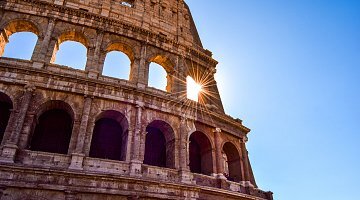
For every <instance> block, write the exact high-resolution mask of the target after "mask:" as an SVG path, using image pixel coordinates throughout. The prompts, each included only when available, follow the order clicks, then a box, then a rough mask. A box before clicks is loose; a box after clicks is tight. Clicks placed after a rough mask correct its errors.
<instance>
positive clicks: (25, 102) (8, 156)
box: [0, 84, 36, 163]
mask: <svg viewBox="0 0 360 200" xmlns="http://www.w3.org/2000/svg"><path fill="white" fill-rule="evenodd" d="M35 89H36V88H35V86H34V85H31V84H27V85H25V87H24V90H25V93H24V95H23V97H22V100H21V108H20V110H19V112H18V113H17V116H16V120H17V121H16V123H14V125H15V128H14V129H13V130H12V133H11V135H10V137H9V138H8V139H7V141H6V142H5V144H4V146H3V150H2V154H1V157H0V161H1V162H6V163H14V160H15V156H16V153H17V150H18V141H19V136H20V133H21V130H22V128H23V125H24V121H25V116H26V113H27V111H28V109H29V105H30V102H31V99H32V96H33V93H34V91H35Z"/></svg>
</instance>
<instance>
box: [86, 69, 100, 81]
mask: <svg viewBox="0 0 360 200" xmlns="http://www.w3.org/2000/svg"><path fill="white" fill-rule="evenodd" d="M98 77H99V72H97V71H95V70H89V71H88V78H92V79H97V78H98Z"/></svg>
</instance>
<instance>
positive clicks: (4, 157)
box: [0, 144, 19, 163]
mask: <svg viewBox="0 0 360 200" xmlns="http://www.w3.org/2000/svg"><path fill="white" fill-rule="evenodd" d="M18 149H19V148H18V146H17V145H14V144H5V145H4V146H3V149H2V153H1V156H0V162H2V163H14V161H15V156H16V153H17V150H18Z"/></svg>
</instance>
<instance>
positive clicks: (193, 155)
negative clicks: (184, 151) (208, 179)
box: [189, 131, 213, 175]
mask: <svg viewBox="0 0 360 200" xmlns="http://www.w3.org/2000/svg"><path fill="white" fill-rule="evenodd" d="M189 140H190V144H189V161H190V163H189V167H190V171H191V172H193V173H198V174H204V175H210V174H211V173H213V158H212V147H211V143H210V140H209V139H208V137H207V136H206V135H205V134H204V133H202V132H200V131H196V132H194V133H192V134H191V135H190V139H189Z"/></svg>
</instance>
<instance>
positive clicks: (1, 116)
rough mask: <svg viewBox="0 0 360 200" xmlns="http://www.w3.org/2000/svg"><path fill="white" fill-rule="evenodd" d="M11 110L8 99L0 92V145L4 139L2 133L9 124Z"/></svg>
mask: <svg viewBox="0 0 360 200" xmlns="http://www.w3.org/2000/svg"><path fill="white" fill-rule="evenodd" d="M12 108H13V104H12V101H11V99H10V97H9V96H8V95H6V94H4V93H2V92H0V143H1V141H2V139H3V138H4V133H5V130H6V127H7V124H8V122H9V118H10V113H11V109H12Z"/></svg>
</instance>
